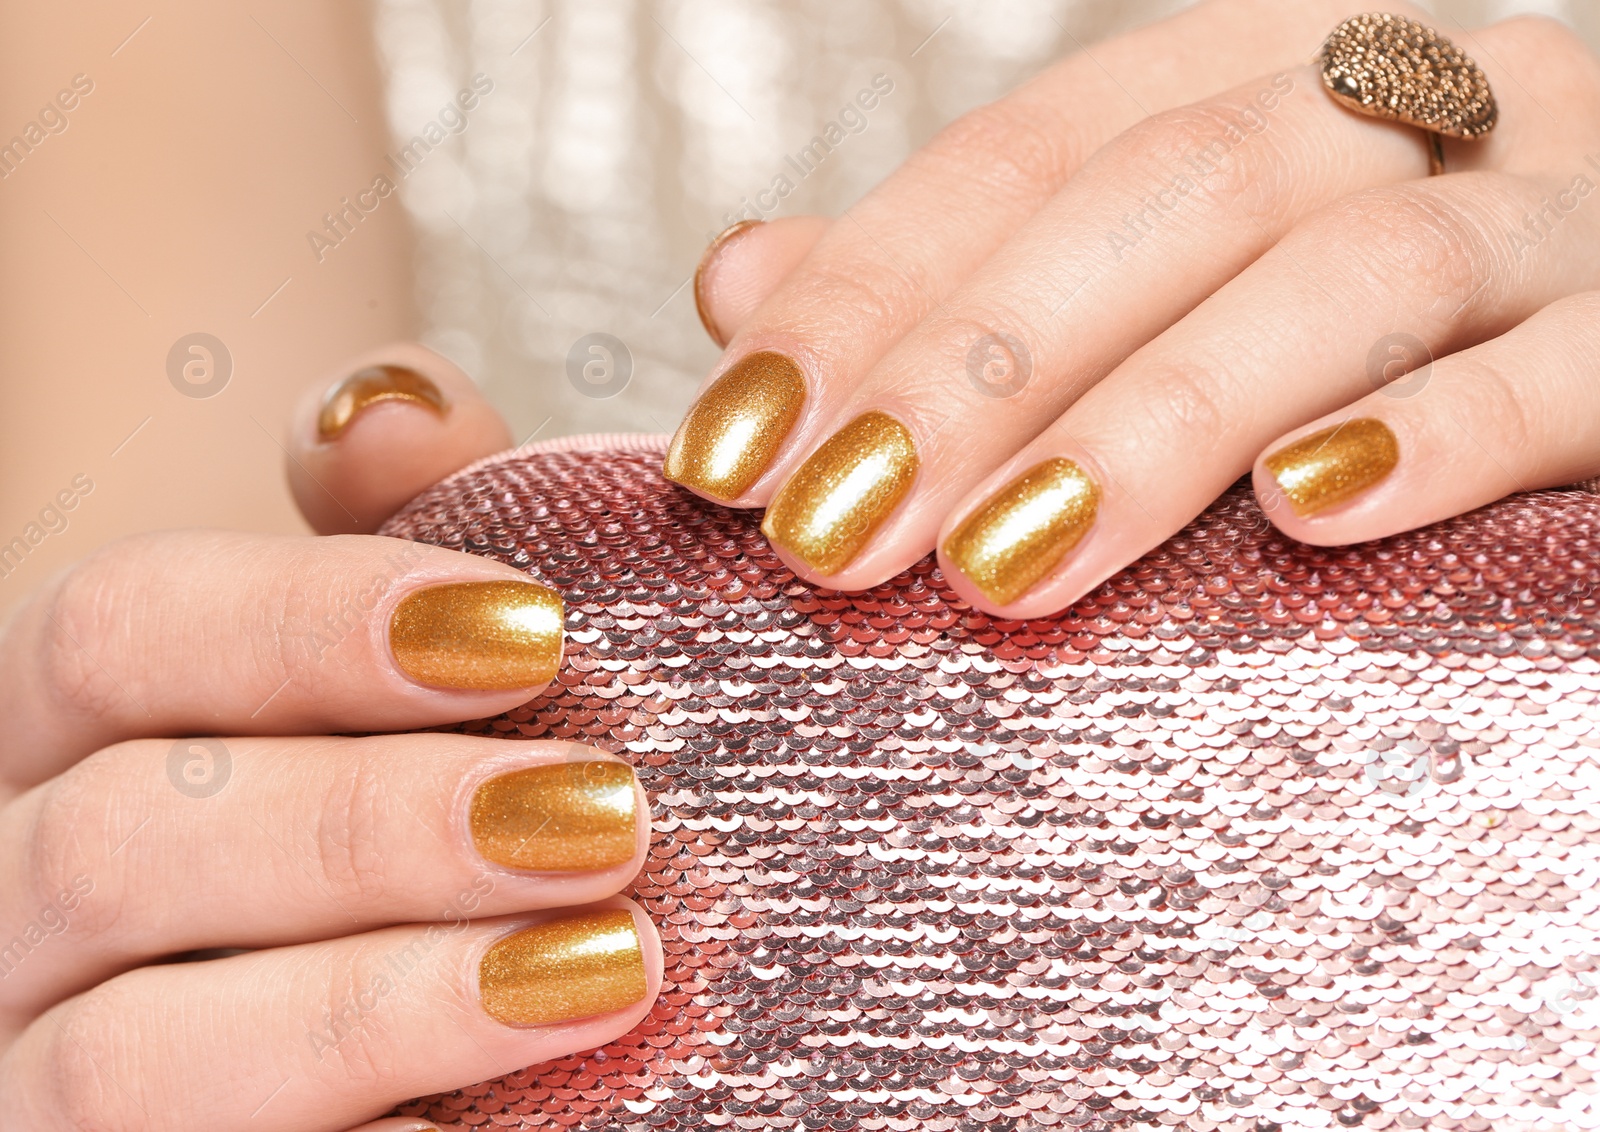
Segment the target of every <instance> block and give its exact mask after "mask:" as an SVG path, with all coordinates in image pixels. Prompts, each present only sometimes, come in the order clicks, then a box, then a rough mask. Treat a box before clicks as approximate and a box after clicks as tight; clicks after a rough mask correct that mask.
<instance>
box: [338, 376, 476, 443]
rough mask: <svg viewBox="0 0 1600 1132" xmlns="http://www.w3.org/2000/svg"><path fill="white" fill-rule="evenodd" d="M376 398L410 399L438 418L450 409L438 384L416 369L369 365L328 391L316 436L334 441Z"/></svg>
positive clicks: (376, 400) (377, 399)
mask: <svg viewBox="0 0 1600 1132" xmlns="http://www.w3.org/2000/svg"><path fill="white" fill-rule="evenodd" d="M379 401H410V402H411V403H412V404H415V405H421V406H422V407H423V408H425V409H429V410H431V411H432V412H434V413H435V414H437V415H438V416H441V417H442V416H444V415H445V413H446V412H448V411H449V408H450V406H449V405H448V404H447V403H446V402H445V399H444V394H443V393H441V392H439V387H438V386H437V385H435V384H434V383H433V382H431V381H429V380H428V379H427V378H426V377H423V376H422V375H421V374H420V373H418V372H417V371H416V370H414V369H407V368H406V367H405V366H388V365H384V366H369V367H368V368H367V369H364V370H358V371H357V372H355V373H353V374H351V375H350V376H349V377H347V378H345V379H344V380H343V381H341V382H340V383H339V384H338V385H335V386H334V387H333V388H332V389H330V390H328V395H327V396H326V397H324V398H323V399H322V409H321V410H320V411H319V412H318V413H317V435H318V436H320V437H321V438H322V439H323V440H337V439H338V438H339V436H340V434H342V433H343V432H344V430H345V429H346V428H348V427H350V422H351V421H353V420H355V419H356V417H357V416H358V415H359V414H360V413H361V411H362V410H363V409H365V408H366V407H367V406H368V405H372V404H376V403H377V402H379Z"/></svg>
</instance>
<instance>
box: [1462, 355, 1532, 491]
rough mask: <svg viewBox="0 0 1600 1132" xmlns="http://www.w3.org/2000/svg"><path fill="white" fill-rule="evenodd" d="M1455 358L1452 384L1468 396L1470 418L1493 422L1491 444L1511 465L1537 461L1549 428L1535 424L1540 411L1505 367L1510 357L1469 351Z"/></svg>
mask: <svg viewBox="0 0 1600 1132" xmlns="http://www.w3.org/2000/svg"><path fill="white" fill-rule="evenodd" d="M1455 360H1456V361H1457V362H1458V363H1459V367H1460V368H1459V369H1457V370H1456V372H1455V375H1454V380H1453V381H1452V382H1451V385H1452V386H1453V387H1454V388H1456V389H1458V390H1460V391H1461V392H1463V393H1465V394H1466V395H1467V397H1468V399H1469V400H1468V403H1469V404H1470V405H1471V406H1472V412H1471V416H1470V418H1469V419H1475V420H1481V421H1493V422H1494V431H1493V441H1492V442H1491V443H1492V444H1493V446H1494V447H1496V448H1498V449H1499V450H1500V451H1501V452H1504V453H1506V454H1508V457H1509V458H1510V459H1511V461H1512V463H1513V464H1514V465H1515V464H1524V465H1526V464H1529V463H1536V462H1537V461H1538V460H1539V458H1540V457H1539V453H1540V452H1541V450H1542V449H1543V448H1544V447H1546V445H1545V444H1544V443H1542V442H1543V441H1544V440H1545V438H1546V436H1547V435H1548V431H1549V430H1548V429H1541V428H1539V427H1537V417H1538V415H1539V414H1537V413H1536V412H1535V409H1534V406H1532V405H1530V404H1529V403H1528V398H1527V395H1526V385H1527V382H1526V380H1525V379H1519V376H1518V375H1517V374H1516V373H1514V372H1512V371H1511V369H1509V368H1508V366H1507V364H1506V363H1507V362H1508V361H1510V359H1506V358H1503V357H1501V356H1500V355H1499V354H1498V352H1491V351H1478V352H1473V351H1469V352H1467V353H1465V354H1462V355H1460V356H1459V357H1458V358H1457V359H1455ZM1486 439H1487V438H1486ZM1530 470H1531V469H1530Z"/></svg>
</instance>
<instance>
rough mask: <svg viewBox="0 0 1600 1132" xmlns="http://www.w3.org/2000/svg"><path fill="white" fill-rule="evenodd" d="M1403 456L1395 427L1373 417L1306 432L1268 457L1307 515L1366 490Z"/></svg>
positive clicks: (1277, 476)
mask: <svg viewBox="0 0 1600 1132" xmlns="http://www.w3.org/2000/svg"><path fill="white" fill-rule="evenodd" d="M1399 462H1400V445H1399V443H1398V442H1397V441H1396V440H1395V438H1394V433H1392V432H1390V431H1389V426H1388V425H1386V424H1384V423H1383V422H1382V421H1379V420H1373V419H1371V418H1361V419H1359V420H1353V421H1345V422H1344V423H1343V424H1340V425H1335V426H1334V427H1332V428H1325V429H1323V430H1321V431H1320V432H1314V433H1312V434H1311V435H1310V436H1303V437H1301V438H1300V439H1299V440H1297V441H1295V442H1294V443H1293V444H1291V445H1289V446H1288V447H1286V448H1281V449H1279V450H1278V451H1277V452H1274V453H1273V454H1272V455H1270V456H1268V457H1267V459H1266V465H1267V471H1269V472H1271V473H1272V478H1273V479H1275V480H1277V481H1278V486H1279V487H1280V488H1281V489H1282V490H1283V494H1284V495H1286V496H1288V498H1289V505H1290V506H1291V507H1293V508H1294V513H1295V514H1296V515H1299V516H1300V517H1301V518H1305V517H1307V516H1309V515H1315V514H1317V513H1318V512H1320V511H1326V510H1327V509H1328V508H1329V507H1334V506H1337V505H1338V504H1340V503H1343V502H1345V501H1346V500H1347V499H1351V498H1354V497H1355V496H1357V495H1360V494H1361V493H1362V492H1363V491H1366V490H1367V488H1369V487H1371V486H1372V485H1373V484H1375V483H1377V482H1378V481H1379V480H1381V479H1383V478H1384V477H1385V476H1387V475H1388V474H1389V473H1390V472H1392V471H1394V467H1395V465H1396V464H1398V463H1399Z"/></svg>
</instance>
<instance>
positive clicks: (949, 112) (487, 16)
mask: <svg viewBox="0 0 1600 1132" xmlns="http://www.w3.org/2000/svg"><path fill="white" fill-rule="evenodd" d="M1283 2H1284V3H1293V2H1294V0H1283ZM1185 6H1186V4H1185V3H1184V2H1182V0H965V2H956V0H845V2H841V0H800V2H785V3H775V2H770V0H767V2H762V0H691V2H683V3H676V4H646V3H629V2H626V0H560V2H555V3H543V4H529V3H526V2H525V0H474V2H472V3H470V4H468V3H461V2H457V0H444V2H438V0H379V4H378V33H379V47H380V59H381V61H382V62H383V65H384V66H385V68H386V72H387V76H388V89H389V103H390V110H389V122H390V127H391V130H392V131H393V132H394V133H395V134H396V135H397V136H398V137H400V138H404V137H407V136H409V135H410V134H412V133H413V132H414V131H415V130H416V129H417V128H419V126H420V124H422V123H424V122H426V121H427V119H428V117H429V116H430V115H431V114H432V113H433V111H434V110H435V109H436V108H437V106H438V105H439V104H440V103H442V102H443V101H444V99H445V98H447V97H448V95H449V93H450V92H451V91H453V90H454V89H456V88H457V87H458V86H460V85H461V84H462V83H463V82H464V81H465V80H466V78H467V77H468V76H469V75H471V74H473V73H475V72H482V73H485V74H488V75H490V76H492V77H493V78H494V80H495V84H496V89H495V93H494V94H493V95H492V96H490V97H489V98H488V99H487V100H486V101H485V104H484V106H483V108H482V110H481V111H480V112H479V113H478V114H477V115H476V116H475V118H474V119H473V121H472V122H471V123H470V125H469V126H468V127H467V129H466V130H465V131H464V132H463V134H462V135H461V137H460V138H459V139H458V140H456V141H454V142H452V143H451V146H450V147H449V148H448V149H445V150H442V151H435V154H434V155H430V158H429V163H428V164H427V165H426V167H424V168H420V169H419V170H418V172H417V174H415V175H414V176H413V178H412V179H410V181H408V183H407V184H406V185H405V186H404V189H403V199H404V200H405V202H406V204H407V206H408V207H409V208H410V210H411V212H412V215H413V217H414V220H415V222H416V225H417V228H418V234H419V238H418V271H419V279H418V283H419V291H418V303H419V306H420V308H421V311H422V314H423V318H424V319H425V323H426V330H425V332H424V337H425V340H426V341H427V342H428V343H429V344H431V345H433V346H434V347H435V348H436V349H438V350H440V351H442V352H443V353H445V354H447V355H449V356H450V357H452V358H454V359H455V360H456V361H457V362H459V363H460V364H461V365H462V366H463V367H464V368H465V369H466V370H467V371H468V372H469V373H471V374H473V375H474V376H475V377H476V378H477V379H478V380H479V382H480V384H482V386H483V387H484V388H485V390H486V391H487V392H488V394H489V395H490V397H491V398H492V399H493V400H494V401H495V402H496V403H497V404H498V405H499V406H500V407H501V408H502V409H503V410H504V411H505V412H506V413H507V414H509V416H510V418H511V423H512V427H513V431H514V433H515V435H516V436H517V437H518V438H519V439H520V438H522V437H526V436H529V435H530V434H535V433H537V436H538V437H539V438H540V439H543V438H547V437H550V436H558V435H563V434H568V433H576V432H594V431H613V430H640V431H671V429H672V428H673V427H674V426H675V424H676V421H677V418H678V416H679V415H680V414H681V412H682V411H683V409H684V408H685V406H686V405H687V403H688V400H689V397H690V396H691V394H692V393H693V390H694V388H695V386H696V383H697V382H698V381H699V380H700V378H701V376H702V375H703V374H704V373H705V371H706V370H707V368H708V367H709V366H710V365H711V364H712V363H713V362H714V361H715V359H716V356H717V351H716V350H715V348H714V347H713V346H712V344H711V343H710V342H709V341H708V340H707V338H706V336H705V334H704V332H703V331H702V330H701V329H700V325H699V322H698V320H697V318H696V316H695V312H694V300H693V296H692V294H691V293H690V288H689V286H687V285H686V284H687V283H688V280H689V278H690V276H691V274H692V273H693V271H694V267H695V263H696V261H697V260H698V258H699V256H700V253H701V251H702V250H703V248H704V245H705V242H706V240H707V238H708V237H709V236H710V235H711V234H712V233H714V232H716V231H718V230H720V229H721V228H722V227H724V226H725V224H726V219H725V218H726V216H727V214H728V213H729V212H730V211H734V212H737V211H738V209H739V208H740V201H741V199H749V198H751V197H752V195H753V194H755V193H756V192H757V191H758V190H761V189H765V188H767V187H768V186H770V184H771V182H772V179H773V177H774V176H775V175H777V174H779V173H781V172H783V171H785V170H786V169H787V168H788V167H787V166H786V164H785V157H786V156H788V155H790V154H792V153H794V152H795V151H796V150H798V149H800V148H801V147H803V146H805V145H806V144H807V143H808V142H809V141H810V139H811V137H812V136H813V135H814V134H815V133H816V132H817V131H818V130H819V129H820V128H821V127H822V125H823V124H824V123H826V122H827V121H828V120H829V119H830V118H832V117H833V116H834V115H835V114H836V113H837V111H838V108H839V107H840V105H842V104H843V103H844V102H845V101H846V100H848V99H849V98H851V97H852V96H853V95H854V93H855V92H856V91H857V90H859V89H860V88H861V87H862V86H863V85H865V84H866V83H867V82H869V81H870V78H871V76H872V75H874V74H876V73H883V74H887V75H889V76H891V77H892V78H893V80H894V83H895V89H894V93H893V94H891V95H890V96H889V97H888V98H887V99H885V100H884V102H883V104H882V105H881V106H880V107H879V108H878V109H877V110H875V111H874V112H873V113H872V115H871V116H870V121H869V124H868V126H867V128H866V129H865V130H864V131H863V132H862V133H860V134H858V135H853V136H850V137H849V138H848V140H847V141H846V142H845V143H844V144H843V145H842V146H841V147H840V148H839V150H838V151H837V152H835V153H834V154H832V155H831V156H830V157H829V158H828V160H827V161H826V162H825V163H823V164H822V165H820V166H819V167H818V168H817V169H816V171H815V172H813V173H812V174H811V175H810V176H808V177H807V178H805V179H804V181H802V182H801V183H800V184H799V186H798V187H797V189H796V191H795V192H794V193H793V194H792V195H790V196H788V197H787V198H786V199H784V200H783V201H781V203H780V206H779V207H778V208H777V209H776V211H774V212H770V213H768V214H767V215H769V216H771V215H792V214H794V213H798V212H819V213H825V214H829V215H832V214H836V213H837V212H838V211H839V210H840V209H842V208H843V207H844V206H846V205H848V204H849V203H850V202H851V201H853V200H854V199H856V198H857V197H858V196H860V195H861V193H862V192H864V191H865V190H866V189H867V188H868V187H870V186H871V185H872V184H873V183H874V182H876V181H878V180H879V179H880V178H882V177H883V176H884V175H885V174H887V173H888V172H889V171H890V170H892V169H893V168H894V167H895V166H896V165H897V164H899V162H900V161H902V160H903V159H904V158H905V156H906V155H907V154H908V153H909V152H910V151H911V149H912V148H914V147H915V146H917V145H918V144H920V143H921V142H923V141H925V140H926V139H927V138H928V137H929V136H930V135H931V134H932V133H933V132H934V131H935V130H936V129H938V127H939V126H940V125H942V124H944V123H946V122H948V121H950V120H951V119H952V118H954V117H956V116H957V115H959V114H961V113H962V112H964V111H966V110H969V109H971V108H973V107H974V106H977V105H979V104H981V103H983V102H987V101H989V100H991V99H994V98H997V97H999V96H1000V95H1001V94H1003V93H1004V92H1005V91H1007V90H1008V89H1009V88H1011V87H1013V86H1014V85H1016V84H1017V83H1018V82H1019V81H1020V80H1022V79H1024V78H1026V77H1027V76H1029V75H1031V74H1033V73H1034V72H1035V71H1037V70H1038V69H1040V68H1041V67H1043V66H1044V65H1046V64H1047V63H1049V62H1050V61H1052V60H1054V59H1057V58H1059V57H1061V56H1062V55H1064V54H1067V53H1069V52H1071V51H1073V50H1075V49H1076V48H1077V45H1078V44H1079V43H1082V44H1091V43H1093V42H1094V41H1096V40H1099V39H1103V38H1105V37H1107V36H1110V35H1114V34H1115V33H1117V32H1118V31H1119V30H1124V29H1127V28H1131V27H1134V26H1137V25H1138V24H1141V23H1144V22H1147V21H1150V20H1153V19H1156V18H1159V17H1160V16H1162V15H1164V14H1167V13H1170V12H1173V11H1176V10H1178V9H1180V8H1182V7H1185ZM1379 7H1381V5H1379ZM1431 7H1432V8H1433V10H1434V11H1435V12H1436V13H1437V14H1438V16H1439V18H1440V19H1439V22H1440V27H1441V29H1442V30H1444V31H1446V33H1447V34H1448V32H1449V30H1450V29H1451V27H1452V21H1453V20H1459V21H1460V22H1461V23H1462V24H1464V25H1466V26H1467V27H1472V26H1476V25H1477V24H1480V23H1484V22H1488V21H1491V20H1495V19H1500V18H1502V17H1504V16H1507V15H1510V14H1513V13H1518V12H1540V13H1543V14H1546V15H1550V16H1554V17H1556V18H1559V19H1564V20H1566V21H1567V22H1569V23H1572V24H1573V25H1575V26H1578V27H1580V28H1581V29H1582V30H1583V31H1584V32H1585V33H1586V34H1587V36H1588V37H1589V40H1590V42H1591V43H1600V3H1596V2H1595V0H1451V2H1447V3H1439V4H1435V5H1431ZM530 35H532V36H533V38H531V39H529V38H527V37H528V36H530ZM1075 41H1076V42H1075ZM1315 48H1316V44H1315V43H1310V44H1308V45H1307V57H1308V58H1309V57H1310V55H1311V54H1312V53H1314V51H1315ZM788 171H789V172H790V173H791V174H792V172H793V170H788ZM751 215H754V213H751ZM594 331H600V332H604V333H609V334H612V335H614V336H615V337H617V338H619V339H621V340H622V341H623V343H624V344H625V345H626V346H627V347H628V349H629V351H630V353H631V355H632V360H633V374H632V378H631V381H630V383H629V385H628V386H627V388H626V389H624V390H623V392H622V393H620V394H619V395H617V396H615V397H613V398H610V399H604V400H600V399H592V398H588V397H585V396H582V395H581V394H580V393H579V392H577V391H576V390H575V389H574V387H573V386H572V385H571V384H570V383H569V382H568V380H567V379H566V356H567V353H568V350H569V349H570V348H571V346H572V344H573V343H574V342H575V341H576V340H577V339H578V338H579V337H580V336H582V335H585V334H587V333H590V332H594Z"/></svg>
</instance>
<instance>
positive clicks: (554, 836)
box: [472, 759, 639, 872]
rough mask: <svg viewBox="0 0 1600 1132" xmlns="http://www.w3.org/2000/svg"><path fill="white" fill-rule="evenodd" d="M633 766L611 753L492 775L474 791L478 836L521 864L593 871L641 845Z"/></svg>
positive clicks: (485, 846) (490, 854)
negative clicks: (612, 758)
mask: <svg viewBox="0 0 1600 1132" xmlns="http://www.w3.org/2000/svg"><path fill="white" fill-rule="evenodd" d="M635 781H636V780H635V778H634V775H633V768H632V767H630V766H628V765H627V764H626V763H618V762H610V761H608V760H605V759H583V760H576V761H571V762H561V763H551V764H550V765H548V766H535V767H529V768H527V769H526V770H517V771H512V772H511V773H510V774H502V775H500V776H498V777H496V778H491V779H490V780H489V781H487V782H485V783H484V784H483V785H482V786H480V787H478V790H477V793H475V794H474V795H473V796H472V840H473V843H474V844H475V845H477V847H478V852H479V853H482V854H483V855H484V856H485V857H487V858H488V859H489V860H491V861H493V862H495V863H496V864H499V865H507V866H509V867H511V868H514V869H532V870H535V871H539V872H587V871H591V870H599V869H609V868H612V867H613V866H616V865H620V864H623V863H625V862H626V861H629V860H631V859H632V857H633V855H634V853H636V852H637V851H638V848H639V824H638V823H639V817H638V812H637V811H638V806H637V805H636V799H637V791H636V790H635Z"/></svg>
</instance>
